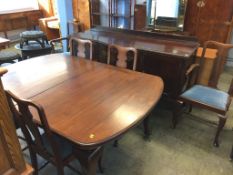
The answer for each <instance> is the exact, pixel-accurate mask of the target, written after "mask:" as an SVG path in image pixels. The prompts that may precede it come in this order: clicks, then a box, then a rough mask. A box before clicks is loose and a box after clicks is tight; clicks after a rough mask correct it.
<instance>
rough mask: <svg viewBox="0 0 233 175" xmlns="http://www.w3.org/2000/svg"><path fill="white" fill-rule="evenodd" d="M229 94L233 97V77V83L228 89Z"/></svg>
mask: <svg viewBox="0 0 233 175" xmlns="http://www.w3.org/2000/svg"><path fill="white" fill-rule="evenodd" d="M228 94H229V95H230V96H231V97H233V78H232V80H231V85H230V88H229V90H228Z"/></svg>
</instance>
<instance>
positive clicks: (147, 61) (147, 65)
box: [73, 27, 199, 99]
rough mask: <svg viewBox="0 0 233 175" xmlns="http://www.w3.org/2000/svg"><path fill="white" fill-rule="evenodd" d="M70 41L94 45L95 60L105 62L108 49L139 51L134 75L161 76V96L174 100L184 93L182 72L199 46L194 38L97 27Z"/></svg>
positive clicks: (193, 57)
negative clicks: (128, 48)
mask: <svg viewBox="0 0 233 175" xmlns="http://www.w3.org/2000/svg"><path fill="white" fill-rule="evenodd" d="M73 37H78V38H83V39H89V40H92V41H93V55H94V58H93V59H94V60H97V61H99V62H103V63H106V62H107V55H108V54H107V48H108V45H111V44H116V45H119V46H124V47H133V48H136V49H137V51H138V59H137V65H136V67H137V69H136V70H137V71H140V72H145V73H149V74H152V75H157V76H160V77H161V78H162V79H163V81H164V94H166V96H168V97H169V98H172V99H176V98H177V97H178V96H179V95H180V93H181V92H182V90H183V87H184V83H185V72H186V70H187V69H188V68H189V66H190V65H191V64H192V63H193V62H194V59H195V53H196V50H197V48H198V46H199V44H198V42H197V40H196V39H195V38H193V37H188V36H180V35H175V34H168V33H156V32H155V33H152V32H142V31H132V30H126V29H124V30H123V29H113V28H104V27H98V28H93V29H91V30H89V31H86V32H84V33H78V34H74V35H73Z"/></svg>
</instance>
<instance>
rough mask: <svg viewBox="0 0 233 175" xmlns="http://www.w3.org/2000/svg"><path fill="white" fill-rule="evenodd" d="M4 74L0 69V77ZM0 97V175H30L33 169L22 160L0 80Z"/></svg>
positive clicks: (3, 70)
mask: <svg viewBox="0 0 233 175" xmlns="http://www.w3.org/2000/svg"><path fill="white" fill-rule="evenodd" d="M6 72H7V70H6V69H4V68H0V77H1V78H2V76H3V75H4V74H5V73H6ZM0 97H1V98H0V104H1V105H0V121H1V122H0V152H1V154H0V174H24V175H31V174H32V172H33V169H32V168H31V166H29V165H28V164H26V163H25V161H24V159H23V155H22V152H21V148H20V144H19V141H18V138H17V135H16V132H15V131H16V129H15V127H14V123H13V120H12V116H11V113H10V110H9V107H8V103H7V99H6V96H5V93H4V90H3V86H2V82H1V79H0Z"/></svg>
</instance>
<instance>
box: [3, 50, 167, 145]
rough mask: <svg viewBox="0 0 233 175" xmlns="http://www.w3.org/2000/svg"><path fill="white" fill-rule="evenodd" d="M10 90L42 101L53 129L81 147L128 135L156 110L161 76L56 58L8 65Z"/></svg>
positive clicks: (61, 56)
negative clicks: (125, 133)
mask: <svg viewBox="0 0 233 175" xmlns="http://www.w3.org/2000/svg"><path fill="white" fill-rule="evenodd" d="M7 69H8V71H9V72H8V73H7V74H6V75H4V76H3V78H2V81H3V85H4V87H5V89H9V90H11V91H12V92H13V93H15V94H17V95H18V96H20V97H21V98H29V99H32V100H34V101H36V102H38V103H40V104H41V105H42V106H43V107H44V109H45V111H46V115H47V119H48V121H49V124H50V127H51V128H52V130H53V131H55V132H56V133H58V134H60V135H62V136H64V137H66V138H68V139H70V140H71V141H73V142H75V143H77V144H78V145H79V146H81V147H87V146H91V147H93V146H97V145H99V144H103V143H105V142H107V141H109V140H111V139H114V138H116V137H117V136H119V135H121V134H123V133H124V132H126V131H127V130H128V129H130V128H131V127H133V126H135V125H136V124H137V123H138V122H139V121H141V120H143V119H144V117H145V116H146V114H147V113H148V112H149V111H150V110H151V109H152V108H153V107H154V105H155V104H156V103H157V101H158V100H159V98H160V96H161V94H162V91H163V81H162V80H161V78H160V77H157V76H152V75H148V74H144V73H140V72H134V71H130V70H126V69H122V68H117V67H113V66H110V65H106V64H102V63H98V62H95V61H89V60H86V59H82V58H77V57H72V56H69V55H65V54H53V55H48V56H41V57H36V58H32V59H30V60H26V61H22V62H19V63H16V64H13V65H10V66H9V67H7Z"/></svg>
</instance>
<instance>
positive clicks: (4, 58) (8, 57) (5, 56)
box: [0, 50, 22, 66]
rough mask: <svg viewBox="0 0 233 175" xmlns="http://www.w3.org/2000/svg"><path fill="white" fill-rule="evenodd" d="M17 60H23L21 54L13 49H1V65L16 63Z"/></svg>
mask: <svg viewBox="0 0 233 175" xmlns="http://www.w3.org/2000/svg"><path fill="white" fill-rule="evenodd" d="M15 60H17V61H21V60H22V58H21V56H20V55H19V54H18V53H17V52H15V51H11V50H1V51H0V66H1V65H2V64H4V63H15Z"/></svg>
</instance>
